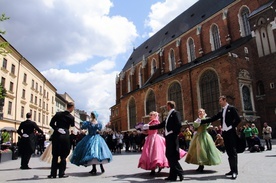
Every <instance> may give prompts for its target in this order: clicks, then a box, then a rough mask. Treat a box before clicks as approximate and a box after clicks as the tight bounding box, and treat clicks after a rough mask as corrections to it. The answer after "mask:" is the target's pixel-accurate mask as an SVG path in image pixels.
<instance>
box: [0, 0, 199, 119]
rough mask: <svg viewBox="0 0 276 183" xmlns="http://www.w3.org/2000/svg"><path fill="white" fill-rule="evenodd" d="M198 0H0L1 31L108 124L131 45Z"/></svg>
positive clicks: (77, 101) (46, 74)
mask: <svg viewBox="0 0 276 183" xmlns="http://www.w3.org/2000/svg"><path fill="white" fill-rule="evenodd" d="M196 2H197V0H78V1H74V0H39V1H38V0H24V1H18V0H0V14H3V13H4V14H5V15H6V16H7V17H9V18H10V19H9V20H7V21H4V22H0V30H4V31H6V33H5V34H4V35H2V36H3V37H4V38H5V39H6V40H7V41H8V42H9V43H10V44H11V45H12V46H13V47H14V48H15V49H16V50H17V51H18V52H19V53H20V54H21V55H22V56H23V57H25V58H26V59H27V60H28V61H29V62H30V63H31V64H32V65H33V66H34V67H36V68H37V69H38V70H39V71H40V72H41V73H42V74H43V75H44V77H45V78H46V79H47V80H48V81H49V82H51V84H52V85H53V86H55V88H56V89H57V93H59V94H63V93H65V92H66V93H68V94H69V95H70V96H71V97H72V98H73V99H74V101H75V107H76V108H77V109H80V110H84V111H86V112H87V113H88V114H89V113H90V112H91V111H92V110H96V111H97V112H98V114H99V120H100V121H101V122H102V123H104V124H106V123H108V122H109V119H110V114H111V112H110V107H112V106H113V105H115V101H116V91H115V89H116V83H115V81H116V76H117V75H118V74H119V73H120V72H121V70H122V69H123V67H124V65H125V63H126V62H127V60H128V58H129V57H130V55H131V53H132V50H133V48H137V47H139V45H141V44H142V43H143V42H144V41H146V40H147V39H148V38H149V37H150V36H152V35H153V34H154V33H156V32H157V31H158V30H160V29H161V28H163V27H164V26H165V25H166V24H167V23H169V22H170V21H172V20H173V19H174V18H175V17H177V16H178V15H179V14H181V13H182V12H183V11H185V10H186V9H188V8H189V7H190V6H191V5H193V4H194V3H196Z"/></svg>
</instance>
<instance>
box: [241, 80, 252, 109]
mask: <svg viewBox="0 0 276 183" xmlns="http://www.w3.org/2000/svg"><path fill="white" fill-rule="evenodd" d="M242 100H243V109H244V110H245V111H253V106H252V101H251V95H250V89H249V88H248V86H246V85H244V86H243V87H242Z"/></svg>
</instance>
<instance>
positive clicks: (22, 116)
mask: <svg viewBox="0 0 276 183" xmlns="http://www.w3.org/2000/svg"><path fill="white" fill-rule="evenodd" d="M24 110H25V109H24V106H21V113H20V117H21V118H24V114H25V111H24Z"/></svg>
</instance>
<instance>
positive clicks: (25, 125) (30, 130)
mask: <svg viewBox="0 0 276 183" xmlns="http://www.w3.org/2000/svg"><path fill="white" fill-rule="evenodd" d="M31 117H32V114H31V113H27V114H26V118H27V120H26V121H23V122H22V123H20V126H19V128H18V130H17V133H18V134H19V135H20V137H21V139H20V142H19V145H18V146H19V147H18V148H19V152H20V154H21V167H20V169H22V170H27V169H31V168H30V167H29V165H28V164H29V161H30V159H31V155H32V154H33V153H34V151H35V148H36V147H35V146H36V142H35V141H36V140H35V139H36V137H35V130H37V131H38V132H39V133H41V134H43V131H42V130H41V129H40V128H39V127H38V126H37V124H36V123H35V122H33V121H31Z"/></svg>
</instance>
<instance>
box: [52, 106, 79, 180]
mask: <svg viewBox="0 0 276 183" xmlns="http://www.w3.org/2000/svg"><path fill="white" fill-rule="evenodd" d="M73 110H74V103H73V102H69V103H68V104H67V110H65V111H63V112H57V113H56V114H55V115H54V116H53V118H52V119H51V122H50V126H51V127H52V128H53V129H54V133H53V135H52V155H53V159H52V165H51V174H50V175H49V176H48V178H56V176H57V169H59V178H66V177H68V175H65V170H66V158H67V156H68V155H69V153H70V135H69V128H70V126H72V127H73V126H75V119H74V116H72V115H71V114H70V113H71V112H72V111H73ZM58 157H60V163H58Z"/></svg>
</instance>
